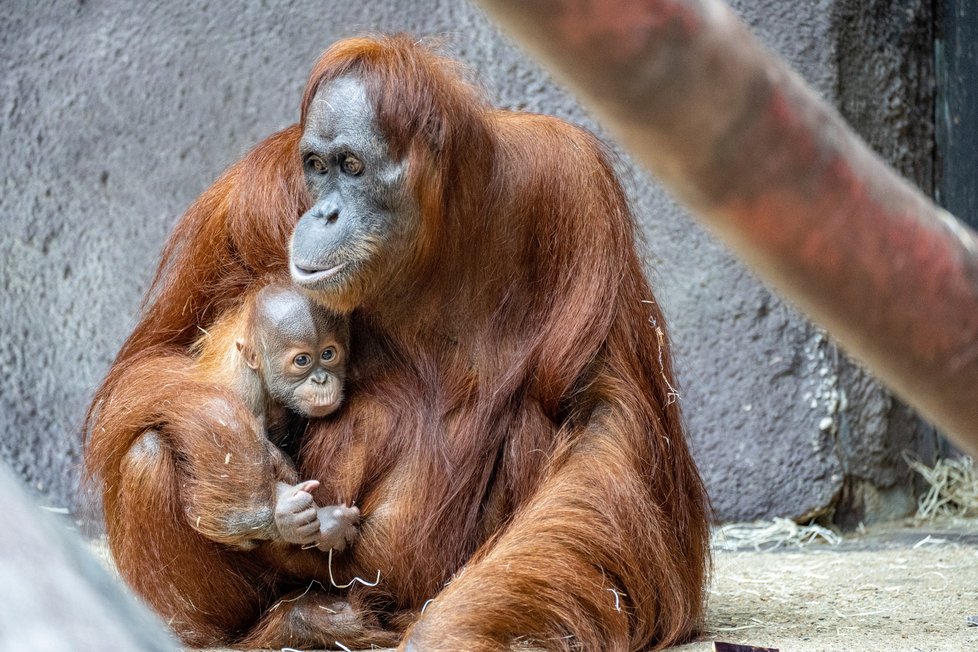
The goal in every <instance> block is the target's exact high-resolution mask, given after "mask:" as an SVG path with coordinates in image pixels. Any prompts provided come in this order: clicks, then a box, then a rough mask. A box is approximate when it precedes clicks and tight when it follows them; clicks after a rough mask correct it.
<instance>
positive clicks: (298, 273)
mask: <svg viewBox="0 0 978 652" xmlns="http://www.w3.org/2000/svg"><path fill="white" fill-rule="evenodd" d="M344 267H346V263H340V264H339V265H334V266H333V267H327V268H321V267H315V266H312V265H300V264H298V263H295V262H293V263H291V264H290V265H289V268H290V271H291V273H292V280H293V281H294V282H295V284H296V285H299V286H302V287H316V286H319V285H322V284H323V283H325V282H326V281H328V280H329V279H331V278H333V277H334V276H336V275H337V274H339V273H340V272H341V271H342V270H343V268H344Z"/></svg>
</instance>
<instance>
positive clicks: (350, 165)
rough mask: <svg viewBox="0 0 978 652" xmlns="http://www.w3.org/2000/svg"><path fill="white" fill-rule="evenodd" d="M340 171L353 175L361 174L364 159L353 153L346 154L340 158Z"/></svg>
mask: <svg viewBox="0 0 978 652" xmlns="http://www.w3.org/2000/svg"><path fill="white" fill-rule="evenodd" d="M340 171H341V172H343V174H348V175H350V176H351V177H356V176H359V175H360V173H362V172H363V161H361V160H360V159H358V158H357V157H356V156H354V155H353V154H344V155H343V158H342V159H341V160H340Z"/></svg>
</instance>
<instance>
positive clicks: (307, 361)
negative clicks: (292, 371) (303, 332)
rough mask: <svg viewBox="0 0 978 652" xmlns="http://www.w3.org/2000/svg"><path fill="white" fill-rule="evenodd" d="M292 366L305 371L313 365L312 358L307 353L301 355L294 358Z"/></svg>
mask: <svg viewBox="0 0 978 652" xmlns="http://www.w3.org/2000/svg"><path fill="white" fill-rule="evenodd" d="M292 364H294V365H295V366H297V367H299V368H300V369H303V368H305V367H308V366H309V365H311V364H312V358H311V357H310V356H308V355H306V354H305V353H300V354H299V355H297V356H295V357H294V358H292Z"/></svg>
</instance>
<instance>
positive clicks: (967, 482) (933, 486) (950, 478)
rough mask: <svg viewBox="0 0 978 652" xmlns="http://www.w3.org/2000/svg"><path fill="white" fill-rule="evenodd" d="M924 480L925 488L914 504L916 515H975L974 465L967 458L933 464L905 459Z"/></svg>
mask: <svg viewBox="0 0 978 652" xmlns="http://www.w3.org/2000/svg"><path fill="white" fill-rule="evenodd" d="M907 464H909V465H910V468H912V469H913V470H914V471H916V472H917V473H919V474H920V475H921V476H922V477H923V478H924V480H925V481H926V482H927V485H928V490H927V493H925V494H924V495H923V496H921V498H920V501H919V502H918V504H917V518H918V519H921V520H933V519H934V518H935V517H938V516H950V517H955V518H961V517H966V516H976V515H978V468H976V467H975V464H974V461H973V460H972V459H971V458H970V457H956V458H950V459H942V460H939V461H938V462H937V464H935V465H934V466H932V467H931V466H927V465H926V464H924V463H922V462H920V461H918V460H907Z"/></svg>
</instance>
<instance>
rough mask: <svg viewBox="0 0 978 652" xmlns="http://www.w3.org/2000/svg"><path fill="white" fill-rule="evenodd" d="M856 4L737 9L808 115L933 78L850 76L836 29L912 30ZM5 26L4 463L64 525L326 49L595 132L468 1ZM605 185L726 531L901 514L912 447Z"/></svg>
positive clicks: (861, 60) (661, 217) (103, 16)
mask: <svg viewBox="0 0 978 652" xmlns="http://www.w3.org/2000/svg"><path fill="white" fill-rule="evenodd" d="M870 4H871V5H873V8H872V10H873V11H876V12H877V13H876V14H873V13H869V12H870V10H869V9H867V8H866V7H867V5H866V3H863V2H859V1H858V0H813V1H811V2H801V1H793V2H784V1H783V0H737V1H736V2H735V3H734V8H735V10H736V11H737V12H738V13H740V14H741V15H742V16H743V17H744V18H745V20H746V21H747V22H748V23H749V24H750V25H751V26H752V28H753V29H754V30H755V31H756V33H757V34H758V35H759V37H760V38H761V39H762V40H763V41H764V42H765V43H766V44H767V45H768V46H769V47H771V48H772V49H774V50H775V51H777V52H778V53H780V54H781V55H782V56H784V57H785V58H786V59H787V60H788V61H789V62H790V63H791V64H792V65H793V66H794V67H795V68H796V69H798V70H799V71H800V73H801V74H802V75H803V76H804V77H805V78H806V79H807V80H808V81H809V82H810V83H811V84H812V85H813V86H814V87H815V88H816V89H817V90H818V91H819V92H820V93H822V94H823V95H824V96H825V97H827V98H828V99H829V100H831V101H833V102H837V103H843V104H845V100H847V98H848V99H853V98H855V95H856V94H858V93H857V92H856V90H853V88H851V87H850V86H847V84H846V83H844V81H845V80H843V79H842V78H840V71H842V72H844V73H845V75H846V76H847V79H848V78H849V76H851V75H854V74H856V72H854V71H857V72H859V73H860V74H864V76H865V79H867V80H870V82H871V81H872V80H874V79H877V78H880V79H883V78H886V79H888V80H890V81H891V82H892V84H895V85H896V86H897V87H899V86H900V84H901V83H902V80H903V79H904V76H905V75H904V72H903V71H902V69H900V68H898V67H896V68H895V66H899V65H902V63H901V62H903V63H906V62H909V64H911V65H912V64H914V63H915V62H917V60H918V59H924V58H926V57H927V56H929V55H928V53H927V52H926V48H927V47H929V45H928V44H927V43H926V35H925V36H923V37H922V36H921V35H920V34H917V33H916V32H913V33H912V34H911V37H908V38H910V40H911V41H914V42H913V43H912V44H911V45H912V46H913V47H916V48H917V49H916V50H913V49H912V50H911V51H910V52H911V54H909V55H907V54H901V55H900V56H899V57H897V59H898V62H897V63H894V62H893V61H889V60H887V59H886V58H878V60H872V61H869V60H868V58H867V57H863V56H859V57H856V56H852V55H853V54H854V53H853V52H850V49H849V48H851V47H852V46H853V42H854V41H858V40H859V39H858V38H852V34H851V33H850V32H847V31H846V30H847V29H850V27H851V26H853V25H857V24H858V21H859V20H863V21H866V23H865V24H868V25H870V26H872V25H875V24H877V23H876V22H875V21H878V20H881V18H880V16H882V17H883V18H885V17H886V15H887V13H888V11H889V10H893V11H896V10H897V9H900V10H911V13H912V12H913V11H916V12H917V13H918V14H920V8H919V6H918V5H925V4H926V3H923V2H915V1H913V0H893V1H892V2H874V3H870ZM890 5H893V7H891V6H890ZM897 5H899V6H900V7H896V6H897ZM3 13H4V19H3V22H2V23H0V171H2V173H3V174H2V179H3V191H2V193H0V261H2V262H0V286H2V294H0V338H2V341H0V458H2V459H4V460H6V461H8V462H9V463H10V464H11V465H12V466H13V468H14V469H15V471H16V472H17V473H19V474H20V475H21V476H22V477H23V478H25V479H26V480H27V481H28V482H29V483H30V484H32V485H33V486H35V487H36V488H38V489H39V490H40V491H41V492H42V493H44V494H45V495H46V496H47V497H48V499H49V500H50V501H51V502H52V503H55V504H74V502H75V498H74V495H75V494H74V492H75V483H76V480H77V475H78V474H77V470H78V466H79V463H80V454H79V450H80V435H79V424H80V422H81V420H82V417H83V412H84V409H85V407H86V403H87V400H88V398H89V396H90V394H91V392H92V391H93V390H94V388H95V387H96V385H97V383H98V381H99V380H100V378H101V376H102V375H103V374H104V372H105V371H106V369H107V368H108V365H109V363H110V361H111V360H112V357H113V355H114V353H115V351H116V350H117V349H118V347H119V345H120V343H121V342H122V340H123V338H124V337H125V335H126V334H127V333H128V332H129V330H130V329H131V327H132V326H133V324H134V320H135V316H136V314H137V311H138V306H139V300H140V297H141V295H142V293H143V292H144V290H145V288H146V286H147V284H148V281H149V279H150V277H151V274H152V271H153V269H154V267H155V265H156V262H157V257H158V253H159V250H160V247H161V245H162V242H163V239H164V237H165V235H166V233H167V232H168V230H169V228H170V226H171V225H172V223H173V221H174V220H175V219H176V218H177V217H178V216H179V215H180V213H181V212H182V211H183V209H184V208H186V206H187V205H188V204H189V203H190V202H191V201H192V200H193V198H194V197H195V196H196V195H197V194H198V193H200V192H201V191H202V190H203V189H204V188H205V187H207V185H208V184H209V183H210V182H211V181H212V180H213V179H214V178H215V177H216V176H217V175H218V173H219V172H220V171H221V170H222V169H223V168H224V167H226V166H227V165H229V164H230V163H231V162H232V161H234V160H235V159H236V158H237V157H238V156H240V155H241V154H242V153H243V152H244V151H246V150H247V149H248V148H249V147H250V146H251V145H252V144H254V143H255V142H257V141H258V140H259V139H261V138H262V137H263V136H265V135H267V134H268V133H270V132H271V131H273V130H276V129H279V128H281V127H283V126H285V125H287V124H290V123H291V122H294V121H295V120H296V119H297V117H298V100H299V95H300V92H301V89H302V87H303V83H304V81H305V75H306V73H307V71H308V70H309V68H310V66H311V64H312V62H313V61H314V60H315V58H316V57H317V55H318V54H319V53H320V52H321V51H322V50H323V49H324V48H325V47H327V46H328V45H329V44H330V43H331V42H333V41H334V40H336V39H338V38H341V37H343V36H347V35H352V34H356V33H359V32H361V31H365V30H367V31H395V30H396V31H401V30H405V31H410V32H413V33H415V34H418V35H419V36H427V35H435V36H438V37H439V38H441V39H442V40H443V41H444V43H445V48H446V49H447V50H448V51H449V52H450V53H452V54H454V55H455V56H456V57H458V58H460V59H462V60H464V61H466V62H468V63H469V64H470V65H471V66H472V67H473V68H474V69H475V70H476V71H477V73H478V76H479V77H480V78H481V80H482V82H483V83H484V85H485V87H486V90H487V93H488V94H489V96H490V97H491V98H492V100H493V101H494V102H495V103H496V104H498V105H500V106H505V107H512V108H518V109H526V110H530V111H539V112H544V113H549V114H554V115H557V116H560V117H563V118H566V119H568V120H571V121H574V122H578V123H581V124H584V125H585V126H587V127H589V128H591V129H595V130H597V126H596V125H595V124H594V123H593V121H592V120H591V119H590V118H589V117H588V116H587V115H586V113H585V112H584V111H583V110H582V109H581V107H580V106H579V105H578V103H577V102H576V101H575V100H574V99H573V98H571V97H570V96H569V95H568V94H567V93H566V92H565V91H563V90H562V89H561V88H559V87H558V86H556V85H555V84H554V82H553V81H552V80H551V79H550V77H549V76H548V75H547V74H546V73H545V72H543V71H542V70H541V69H540V68H539V67H538V66H537V65H536V64H535V63H534V62H532V61H530V60H528V59H527V58H526V57H525V56H524V55H523V54H522V53H521V52H520V51H518V50H517V49H515V48H514V47H513V46H512V45H511V44H510V43H509V42H508V41H507V40H506V39H505V38H504V37H503V36H501V35H500V33H499V32H498V31H497V30H496V29H495V28H494V27H493V26H492V25H491V24H490V23H489V22H488V21H487V20H486V18H485V17H484V16H483V15H482V14H481V12H480V11H479V10H478V9H476V8H474V7H473V6H471V5H469V4H467V3H465V2H463V1H461V0H411V1H410V2H409V1H407V0H400V1H399V0H374V1H372V2H352V3H347V2H312V1H306V2H292V1H284V0H249V1H247V2H240V3H215V2H203V3H200V2H193V1H191V0H176V1H174V2H167V3H144V4H138V3H137V4H134V3H128V2H124V1H123V0H83V1H72V2H69V1H68V0H52V1H50V2H43V3H39V2H34V0H7V1H6V2H5V3H4V10H3ZM914 15H917V14H914ZM921 20H922V21H923V24H924V25H926V24H927V17H926V16H924V17H923V18H921ZM911 23H912V24H911V27H913V26H914V25H917V23H913V21H911ZM893 29H896V30H901V29H902V30H903V32H912V31H913V30H912V29H910V28H909V27H907V26H906V25H904V26H903V27H901V25H895V26H893ZM903 32H901V33H903ZM855 34H856V36H857V37H858V36H859V32H858V31H857V32H856V33H855ZM847 35H848V36H847ZM880 38H881V39H882V40H883V41H885V40H886V38H887V37H885V35H884V36H881V37H880ZM915 39H916V40H915ZM840 48H846V49H840ZM925 77H926V75H925ZM927 83H929V82H928V80H927V79H923V81H922V82H921V88H924V90H925V91H926V87H927ZM857 86H858V89H857V90H858V92H860V93H862V94H863V97H862V98H861V99H859V98H855V99H859V101H864V102H866V103H868V104H869V106H870V108H871V107H873V106H876V105H877V104H879V103H880V102H883V101H888V100H892V101H894V102H896V103H897V106H898V107H901V106H902V107H903V108H905V109H906V108H912V107H913V106H916V104H915V102H918V101H922V102H926V101H927V98H926V97H924V98H923V100H921V99H920V98H913V97H909V96H906V95H905V94H900V93H896V94H894V93H893V92H892V88H891V87H887V86H886V85H885V84H883V85H879V86H873V85H872V83H869V84H859V85H857ZM925 94H926V93H925ZM855 99H853V101H855ZM901 103H902V104H901ZM850 104H852V103H850ZM853 106H855V104H853ZM718 110H722V107H718ZM878 113H879V112H877V113H872V111H870V112H869V114H867V116H868V117H867V116H863V115H862V114H859V112H858V111H853V115H854V117H855V119H856V120H857V122H858V121H859V120H860V119H863V120H864V122H865V124H866V125H867V126H872V128H873V130H874V131H873V132H872V133H873V134H875V135H876V139H877V142H879V143H888V144H894V143H896V144H898V145H899V147H897V148H896V149H894V150H892V151H893V152H896V153H895V154H894V155H895V156H896V157H897V158H898V159H899V160H900V161H906V162H907V164H908V165H909V166H910V168H908V169H910V170H911V171H912V170H913V169H914V168H913V166H914V165H917V164H918V162H920V161H928V160H929V158H930V151H929V149H926V147H925V149H924V150H921V149H919V146H920V143H919V142H918V141H917V140H914V138H915V137H916V135H915V134H908V132H907V131H906V129H905V128H904V127H905V125H904V123H903V122H901V120H900V119H898V116H895V115H890V114H886V113H882V114H878ZM870 114H871V115H870ZM914 119H917V117H915V118H914ZM924 122H925V123H926V119H925V120H924ZM925 140H926V139H925ZM887 153H890V151H888V152H887ZM619 167H620V171H621V175H622V180H623V182H624V184H625V186H626V187H627V190H628V192H629V195H630V197H631V198H632V200H633V204H634V209H635V213H636V215H637V217H638V220H639V221H640V224H641V228H642V231H643V234H644V237H645V241H646V244H647V248H648V263H649V270H650V275H651V278H652V280H653V283H654V286H655V287H656V288H657V293H658V298H659V300H660V301H661V303H662V304H663V306H664V308H665V311H666V314H667V317H668V318H669V319H670V325H671V329H672V335H673V338H674V341H675V346H676V350H677V365H678V370H679V375H680V378H681V381H682V387H681V395H682V403H683V405H684V409H685V412H686V415H687V420H688V423H689V430H690V435H691V438H692V442H693V447H694V449H695V451H696V454H697V458H698V460H699V462H700V465H701V469H702V472H703V474H704V476H705V477H706V479H707V482H708V484H709V487H710V491H711V494H712V497H713V501H714V504H715V506H716V508H717V511H718V513H719V515H720V516H721V517H722V518H728V519H733V518H735V519H746V518H758V517H765V516H772V515H789V516H799V515H802V514H814V513H821V512H824V511H825V509H826V508H827V507H830V506H831V505H833V504H834V503H835V502H837V501H838V500H839V499H840V497H842V498H845V501H844V503H842V504H843V506H844V512H845V515H849V516H853V515H855V516H854V517H855V518H864V517H866V518H869V517H873V516H874V515H876V514H883V513H887V510H889V512H891V513H892V512H894V511H896V512H899V511H901V510H905V509H907V508H908V507H909V502H908V493H907V489H906V487H908V486H909V484H908V477H909V476H908V474H907V472H906V469H905V467H904V466H903V465H902V462H900V460H899V449H900V448H909V449H917V448H920V447H921V445H922V444H921V442H922V441H923V440H924V439H923V438H924V437H925V436H926V432H925V430H924V429H921V428H920V427H919V426H918V425H917V424H916V422H915V419H914V418H913V416H912V415H909V414H907V413H906V410H904V409H903V408H902V407H901V406H899V405H898V404H896V403H895V402H893V401H892V400H891V399H890V398H889V396H888V395H887V394H886V393H885V392H883V391H882V390H881V389H879V387H878V386H877V385H875V383H874V382H873V381H871V380H870V379H869V378H867V377H866V376H865V374H862V373H861V372H859V371H858V369H856V368H855V367H854V366H853V365H852V364H851V363H849V362H848V361H847V360H846V359H845V358H844V356H842V355H841V354H840V353H839V352H838V351H837V350H836V348H835V347H834V346H833V345H832V344H831V343H830V341H829V340H828V339H827V338H826V336H825V335H824V334H823V333H821V332H820V331H819V330H817V329H816V328H814V327H812V326H811V325H809V324H808V323H807V322H805V321H804V320H803V319H801V318H799V316H798V315H797V314H796V313H795V312H794V311H793V310H792V309H791V308H790V307H789V306H786V305H785V304H784V303H783V302H782V301H780V300H779V299H778V298H776V297H774V296H772V295H771V294H770V293H769V292H768V291H767V290H766V289H765V288H764V287H762V286H760V285H759V284H758V282H757V281H756V280H755V279H754V278H753V277H752V276H751V274H750V273H749V272H747V271H746V270H745V269H744V267H743V266H742V265H741V264H740V263H738V262H737V261H735V260H733V258H732V257H731V256H730V255H729V254H728V253H727V252H726V251H725V250H724V249H723V248H722V247H721V246H720V245H719V244H717V242H716V241H715V240H714V239H713V238H711V237H710V236H709V235H708V234H706V233H704V232H703V231H702V230H701V229H700V228H699V227H698V226H697V225H696V224H695V223H693V222H692V221H691V220H690V219H689V218H688V216H687V215H686V214H685V212H684V210H683V209H682V208H680V207H679V206H677V205H676V204H675V203H674V202H673V201H672V200H671V199H670V198H669V197H668V196H667V195H666V194H665V193H664V192H663V191H662V190H661V189H660V188H659V187H658V186H657V184H656V182H655V181H654V180H652V179H650V178H649V177H648V176H647V174H646V173H645V172H644V171H643V170H641V169H638V168H636V167H635V166H634V165H633V164H632V163H631V162H629V160H628V159H627V158H623V159H622V161H621V164H620V166H619ZM925 181H926V180H925ZM893 444H895V445H896V446H894V445H893ZM894 487H895V488H894ZM867 500H868V501H870V502H869V508H868V512H867V513H865V514H864V513H863V512H864V511H865V504H866V501H867ZM873 501H875V502H873Z"/></svg>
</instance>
